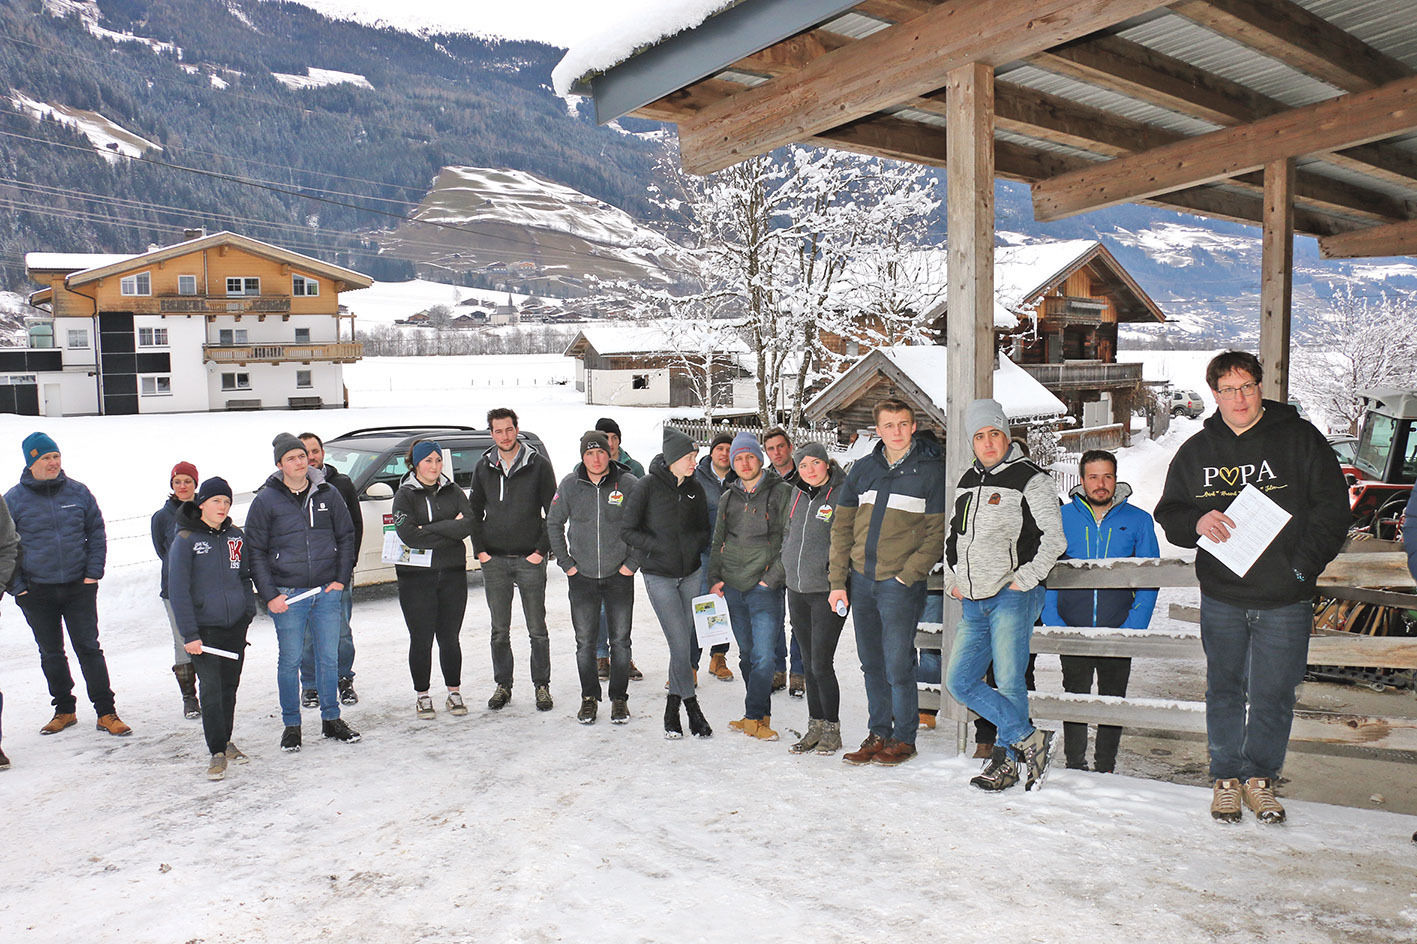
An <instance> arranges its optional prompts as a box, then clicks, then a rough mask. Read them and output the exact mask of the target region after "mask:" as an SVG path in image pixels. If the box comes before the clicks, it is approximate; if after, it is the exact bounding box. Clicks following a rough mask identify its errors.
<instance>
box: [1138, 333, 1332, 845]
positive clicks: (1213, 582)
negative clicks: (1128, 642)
mask: <svg viewBox="0 0 1417 944" xmlns="http://www.w3.org/2000/svg"><path fill="white" fill-rule="evenodd" d="M1263 377H1264V370H1263V368H1262V367H1261V366H1260V362H1259V359H1258V358H1256V357H1255V356H1254V355H1253V354H1250V353H1248V352H1245V351H1227V352H1225V353H1224V354H1220V355H1218V356H1216V357H1215V358H1214V359H1212V360H1211V362H1210V364H1209V365H1208V366H1207V367H1206V372H1205V379H1206V383H1207V384H1208V385H1209V386H1210V389H1211V392H1212V393H1213V394H1214V396H1215V403H1216V406H1217V409H1216V412H1215V413H1213V414H1211V415H1210V416H1208V417H1206V420H1205V423H1204V425H1203V426H1202V428H1201V431H1200V432H1199V433H1197V434H1196V435H1194V436H1192V437H1191V438H1190V439H1188V440H1186V441H1185V442H1184V443H1182V444H1181V448H1180V449H1178V450H1177V451H1176V455H1175V457H1174V458H1173V459H1172V460H1171V467H1170V468H1169V469H1168V470H1167V472H1166V488H1165V490H1164V491H1163V492H1162V495H1161V501H1160V503H1158V504H1157V506H1156V520H1157V522H1158V523H1159V524H1160V525H1161V527H1162V528H1163V529H1164V530H1165V532H1166V540H1168V541H1170V542H1171V543H1172V544H1175V545H1176V546H1177V547H1199V548H1200V550H1199V551H1198V553H1197V554H1196V578H1197V580H1199V582H1200V587H1201V643H1202V644H1203V645H1204V647H1205V661H1206V694H1205V727H1206V745H1207V747H1208V748H1209V751H1210V777H1211V780H1212V781H1213V784H1212V795H1211V806H1210V813H1211V816H1212V817H1214V818H1215V819H1217V820H1219V821H1221V822H1228V823H1233V822H1238V821H1239V820H1240V819H1241V817H1242V816H1243V815H1244V811H1243V808H1242V805H1241V804H1242V803H1243V805H1244V806H1248V807H1249V808H1250V809H1251V810H1253V811H1254V813H1255V816H1256V818H1258V819H1259V821H1260V822H1262V823H1280V822H1283V821H1284V817H1285V813H1284V807H1283V806H1282V805H1281V804H1280V802H1279V801H1278V800H1277V799H1276V798H1275V796H1274V781H1275V778H1277V777H1278V776H1279V772H1280V769H1281V768H1282V767H1283V766H1284V755H1285V751H1286V749H1287V747H1288V744H1289V731H1290V728H1291V727H1292V726H1293V723H1294V703H1295V700H1296V695H1297V689H1298V687H1299V683H1300V682H1302V681H1303V680H1304V671H1305V666H1306V664H1307V662H1308V654H1309V634H1310V632H1312V630H1313V624H1314V610H1313V597H1314V592H1315V588H1314V584H1315V581H1316V580H1317V579H1318V576H1319V574H1320V573H1322V572H1323V570H1324V568H1325V567H1327V566H1328V563H1329V561H1331V560H1333V559H1334V557H1336V556H1337V555H1338V552H1339V550H1340V549H1342V547H1343V542H1344V540H1345V539H1346V538H1347V536H1348V525H1349V519H1350V513H1349V507H1348V484H1347V482H1346V481H1345V480H1344V478H1343V472H1342V470H1341V469H1340V468H1339V466H1338V457H1337V456H1335V455H1334V453H1333V449H1332V448H1331V447H1330V446H1329V444H1328V442H1327V441H1326V440H1325V439H1324V437H1323V434H1322V433H1320V432H1319V431H1318V430H1317V429H1315V428H1314V426H1313V424H1312V423H1309V422H1308V421H1306V420H1304V419H1303V418H1302V417H1301V416H1299V413H1298V411H1297V410H1295V409H1294V407H1292V406H1290V405H1289V404H1287V403H1279V402H1277V401H1275V400H1266V399H1264V398H1263V397H1262V396H1261V394H1260V381H1261V380H1262V379H1263ZM1249 486H1253V487H1255V488H1257V489H1259V490H1260V491H1261V492H1263V493H1264V494H1265V495H1267V496H1268V497H1269V498H1270V499H1271V500H1272V501H1274V502H1275V503H1276V504H1278V505H1279V506H1280V507H1281V508H1283V509H1284V510H1285V511H1286V512H1288V513H1289V515H1290V518H1289V520H1288V521H1287V522H1286V523H1285V524H1284V527H1283V528H1282V529H1281V530H1280V531H1279V533H1278V534H1276V535H1275V536H1274V537H1273V539H1272V540H1271V541H1270V543H1269V545H1268V546H1267V547H1266V548H1265V549H1264V552H1263V553H1261V554H1260V556H1259V559H1258V560H1256V561H1255V562H1254V564H1253V565H1251V567H1250V568H1249V570H1247V571H1246V572H1245V573H1244V575H1239V574H1236V573H1235V572H1234V571H1232V570H1231V569H1230V568H1229V567H1228V566H1226V565H1225V564H1223V563H1221V562H1220V560H1219V559H1218V558H1216V557H1214V556H1213V555H1212V554H1211V553H1210V552H1209V551H1208V550H1207V549H1206V545H1205V544H1204V543H1202V539H1203V538H1205V539H1209V540H1210V541H1214V542H1218V543H1224V542H1225V541H1228V540H1229V539H1230V533H1231V532H1230V529H1231V528H1233V527H1235V521H1234V519H1232V518H1231V517H1230V516H1229V515H1228V514H1227V513H1226V511H1227V509H1228V508H1229V507H1230V503H1231V502H1233V501H1234V500H1235V499H1236V498H1237V497H1238V496H1239V494H1240V493H1241V492H1242V491H1244V490H1245V488H1246V487H1249Z"/></svg>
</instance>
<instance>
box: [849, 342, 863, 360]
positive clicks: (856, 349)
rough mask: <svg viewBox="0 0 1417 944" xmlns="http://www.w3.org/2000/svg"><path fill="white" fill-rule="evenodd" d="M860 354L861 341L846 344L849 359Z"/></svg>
mask: <svg viewBox="0 0 1417 944" xmlns="http://www.w3.org/2000/svg"><path fill="white" fill-rule="evenodd" d="M860 353H861V342H860V341H847V342H846V356H847V357H856V356H858V355H859V354H860Z"/></svg>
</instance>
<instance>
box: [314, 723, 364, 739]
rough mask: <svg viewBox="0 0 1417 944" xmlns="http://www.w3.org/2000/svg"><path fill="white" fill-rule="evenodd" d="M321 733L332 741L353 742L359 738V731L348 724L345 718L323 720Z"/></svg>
mask: <svg viewBox="0 0 1417 944" xmlns="http://www.w3.org/2000/svg"><path fill="white" fill-rule="evenodd" d="M320 733H321V734H323V735H324V736H325V737H327V738H329V739H330V740H331V741H343V742H344V743H346V744H353V743H354V742H355V741H357V740H359V732H358V731H356V730H354V729H353V728H351V727H350V726H349V725H348V724H346V723H345V720H344V719H343V718H331V719H330V720H328V721H321V722H320Z"/></svg>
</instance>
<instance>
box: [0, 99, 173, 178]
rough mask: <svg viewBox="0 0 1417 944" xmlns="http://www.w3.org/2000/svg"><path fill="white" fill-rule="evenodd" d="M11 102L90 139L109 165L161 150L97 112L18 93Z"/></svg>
mask: <svg viewBox="0 0 1417 944" xmlns="http://www.w3.org/2000/svg"><path fill="white" fill-rule="evenodd" d="M10 101H11V102H13V103H14V105H15V107H17V108H19V109H20V110H21V111H23V112H25V113H27V114H29V115H33V116H34V117H36V118H50V119H53V120H54V121H57V122H59V123H60V124H62V125H67V126H69V127H70V128H73V129H74V130H76V131H78V132H79V133H80V134H82V135H83V136H84V137H86V138H88V139H89V143H90V144H92V145H93V148H94V150H95V151H97V152H98V153H99V154H101V155H103V157H104V159H105V160H107V161H108V162H109V163H110V164H112V163H114V162H116V161H117V160H118V159H119V158H120V157H142V156H143V155H144V154H146V153H147V152H148V151H161V150H162V148H161V147H160V146H158V145H156V144H154V143H153V142H151V141H149V140H148V139H147V138H145V137H143V136H142V135H139V134H136V133H134V132H132V131H129V130H128V129H127V128H125V127H123V126H122V125H120V124H118V123H117V122H115V121H111V120H110V119H108V118H105V117H104V116H103V115H100V114H99V113H98V112H96V111H87V110H85V109H82V108H72V107H70V106H68V105H51V104H49V103H47V102H39V101H35V100H34V99H32V98H30V97H29V96H27V95H24V94H22V93H20V92H15V93H14V94H12V95H11V96H10Z"/></svg>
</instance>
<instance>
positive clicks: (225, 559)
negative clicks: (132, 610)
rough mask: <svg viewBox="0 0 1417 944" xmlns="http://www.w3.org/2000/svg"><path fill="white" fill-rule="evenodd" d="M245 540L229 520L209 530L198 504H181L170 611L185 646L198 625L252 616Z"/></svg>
mask: <svg viewBox="0 0 1417 944" xmlns="http://www.w3.org/2000/svg"><path fill="white" fill-rule="evenodd" d="M245 540H246V535H245V533H244V532H243V531H242V530H241V529H240V528H238V527H237V526H236V525H235V524H234V523H233V522H232V520H231V519H230V518H227V519H226V520H225V521H223V522H222V524H221V527H220V528H213V527H212V526H211V525H209V524H207V523H206V522H205V521H203V520H202V516H201V513H200V512H199V511H198V510H197V506H196V505H194V504H192V503H191V502H187V503H186V504H184V505H183V506H182V510H181V512H179V516H178V519H177V532H176V534H175V536H174V537H173V539H172V543H171V544H170V545H169V546H168V548H167V562H168V573H169V576H170V577H171V582H170V583H169V588H170V591H171V600H172V612H173V613H175V614H176V615H177V629H178V630H179V631H180V632H181V633H182V638H183V639H185V640H186V641H187V642H191V641H192V640H194V639H197V638H199V637H200V635H201V633H199V632H198V628H199V627H202V626H220V627H223V628H225V627H228V626H236V625H238V624H240V623H249V622H250V621H251V617H253V616H255V615H256V598H255V596H253V595H252V593H251V562H250V559H249V558H248V557H247V555H246V548H245Z"/></svg>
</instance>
